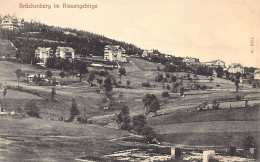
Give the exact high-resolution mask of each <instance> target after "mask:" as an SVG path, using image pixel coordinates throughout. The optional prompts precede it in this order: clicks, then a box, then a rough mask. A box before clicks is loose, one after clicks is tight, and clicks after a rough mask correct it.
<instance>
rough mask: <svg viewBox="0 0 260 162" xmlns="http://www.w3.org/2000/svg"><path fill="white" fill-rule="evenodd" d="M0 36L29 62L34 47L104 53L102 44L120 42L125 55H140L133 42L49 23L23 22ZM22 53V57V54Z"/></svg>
mask: <svg viewBox="0 0 260 162" xmlns="http://www.w3.org/2000/svg"><path fill="white" fill-rule="evenodd" d="M0 37H1V38H2V39H5V40H9V41H11V42H12V43H13V44H14V46H15V47H16V48H17V49H18V52H17V53H18V55H20V58H22V59H23V61H24V62H27V63H30V62H31V60H33V57H34V51H35V49H36V48H37V47H52V48H53V49H54V50H56V47H57V46H69V47H72V48H74V49H75V52H76V53H77V54H82V55H89V54H93V55H97V56H98V55H99V56H101V55H103V53H104V47H105V45H108V44H111V45H120V46H122V47H123V48H124V49H125V50H126V52H127V54H137V53H138V54H141V53H142V50H141V49H140V48H138V47H136V46H135V45H133V44H129V43H125V42H120V41H116V40H113V39H109V38H107V37H105V36H103V35H98V34H94V33H90V32H87V31H82V30H76V29H70V28H60V27H54V26H48V25H45V24H41V23H33V22H31V23H28V22H26V23H25V27H24V28H23V29H20V30H16V31H10V30H5V29H1V28H0ZM21 56H23V57H21Z"/></svg>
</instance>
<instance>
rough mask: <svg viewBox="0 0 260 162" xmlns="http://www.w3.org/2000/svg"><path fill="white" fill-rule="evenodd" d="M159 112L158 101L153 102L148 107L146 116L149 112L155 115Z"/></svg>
mask: <svg viewBox="0 0 260 162" xmlns="http://www.w3.org/2000/svg"><path fill="white" fill-rule="evenodd" d="M158 110H160V103H159V101H158V100H154V101H153V102H152V103H151V105H150V106H149V107H148V111H147V114H148V113H150V112H153V113H154V114H155V115H157V111H158Z"/></svg>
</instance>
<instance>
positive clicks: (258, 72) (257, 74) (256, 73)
mask: <svg viewBox="0 0 260 162" xmlns="http://www.w3.org/2000/svg"><path fill="white" fill-rule="evenodd" d="M254 79H255V80H260V69H255V71H254Z"/></svg>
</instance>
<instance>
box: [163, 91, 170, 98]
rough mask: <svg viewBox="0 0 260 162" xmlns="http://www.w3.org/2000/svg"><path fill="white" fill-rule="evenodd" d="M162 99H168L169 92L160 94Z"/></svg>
mask: <svg viewBox="0 0 260 162" xmlns="http://www.w3.org/2000/svg"><path fill="white" fill-rule="evenodd" d="M162 97H163V98H168V97H170V94H169V92H163V93H162Z"/></svg>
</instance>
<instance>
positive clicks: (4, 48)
mask: <svg viewBox="0 0 260 162" xmlns="http://www.w3.org/2000/svg"><path fill="white" fill-rule="evenodd" d="M15 50H16V49H15V47H13V46H12V43H11V42H9V41H8V40H2V39H0V58H2V57H3V56H4V57H6V58H8V57H16V52H15Z"/></svg>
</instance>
